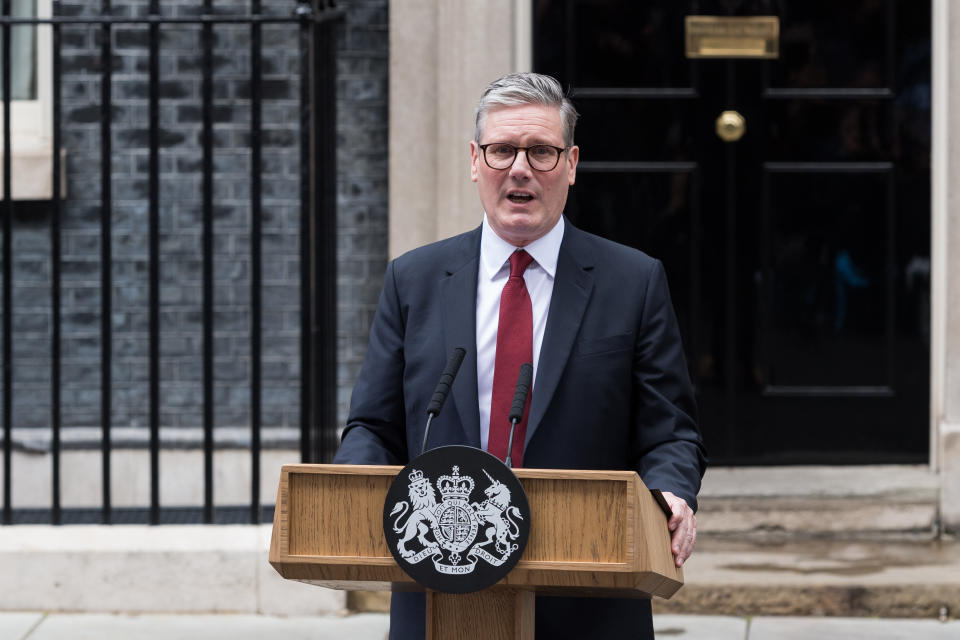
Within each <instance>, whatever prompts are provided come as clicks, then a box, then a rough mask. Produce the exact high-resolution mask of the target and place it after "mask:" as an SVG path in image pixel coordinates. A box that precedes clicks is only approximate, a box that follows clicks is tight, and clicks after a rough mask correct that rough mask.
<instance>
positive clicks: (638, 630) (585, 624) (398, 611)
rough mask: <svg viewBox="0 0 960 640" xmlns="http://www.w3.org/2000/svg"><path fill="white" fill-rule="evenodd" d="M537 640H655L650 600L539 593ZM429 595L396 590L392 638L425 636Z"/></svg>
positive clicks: (408, 639) (404, 639) (410, 639)
mask: <svg viewBox="0 0 960 640" xmlns="http://www.w3.org/2000/svg"><path fill="white" fill-rule="evenodd" d="M536 625H537V640H653V618H652V617H651V614H650V601H649V600H628V599H621V598H558V597H553V596H537V604H536ZM425 627H426V597H425V596H424V594H422V593H402V592H397V593H394V594H393V596H392V598H391V604H390V640H423V638H424V635H425V633H426V628H425Z"/></svg>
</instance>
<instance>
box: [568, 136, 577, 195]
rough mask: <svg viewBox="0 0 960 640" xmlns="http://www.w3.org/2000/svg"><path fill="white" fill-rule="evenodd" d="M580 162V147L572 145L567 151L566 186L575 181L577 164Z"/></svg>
mask: <svg viewBox="0 0 960 640" xmlns="http://www.w3.org/2000/svg"><path fill="white" fill-rule="evenodd" d="M579 161H580V147H578V146H577V145H573V146H572V147H570V149H569V150H567V184H569V185H571V186H572V185H573V183H574V182H576V181H577V162H579Z"/></svg>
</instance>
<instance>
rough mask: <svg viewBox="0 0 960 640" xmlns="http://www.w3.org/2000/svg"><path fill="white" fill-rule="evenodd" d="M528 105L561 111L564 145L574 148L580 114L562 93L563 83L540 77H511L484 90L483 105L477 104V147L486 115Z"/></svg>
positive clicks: (475, 134)
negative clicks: (493, 111) (574, 132)
mask: <svg viewBox="0 0 960 640" xmlns="http://www.w3.org/2000/svg"><path fill="white" fill-rule="evenodd" d="M525 104H542V105H546V106H548V107H556V108H557V109H558V110H559V111H560V122H562V123H563V142H564V144H565V145H566V146H568V147H572V146H573V129H574V127H575V126H576V124H577V117H578V116H579V114H578V113H577V110H576V109H575V108H574V107H573V103H572V102H570V99H569V98H567V96H566V95H565V94H564V93H563V88H562V87H561V86H560V83H559V82H557V81H556V80H555V79H554V78H551V77H550V76H545V75H542V74H539V73H508V74H507V75H505V76H503V77H502V78H498V79H497V80H494V81H493V82H491V83H490V84H489V85H488V86H487V88H486V89H484V90H483V95H482V96H480V102H478V103H477V123H476V129H475V130H474V133H473V136H474V138H475V139H476V141H477V144H479V143H480V136H481V135H483V126H484V124H485V123H486V120H487V113H489V112H490V110H491V109H496V108H497V107H516V106H521V105H525Z"/></svg>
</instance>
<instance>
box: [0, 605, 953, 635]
mask: <svg viewBox="0 0 960 640" xmlns="http://www.w3.org/2000/svg"><path fill="white" fill-rule="evenodd" d="M388 626H389V620H388V617H387V615H386V614H383V613H359V614H352V615H344V616H318V617H279V616H262V615H248V614H242V615H240V614H237V615H232V614H211V615H175V614H142V615H132V614H102V613H77V614H71V613H44V612H26V611H24V612H0V640H67V639H69V640H121V639H122V640H127V639H129V638H136V639H137V640H155V639H156V640H160V639H161V638H163V639H164V640H210V639H217V638H228V639H229V640H255V639H256V640H262V639H263V638H283V639H284V640H327V639H330V640H339V639H342V638H348V639H349V640H384V638H386V635H387V629H388ZM654 627H655V630H656V635H657V637H658V638H660V639H661V640H664V639H667V640H674V639H678V640H810V639H811V638H812V639H815V640H848V639H849V640H858V639H864V640H901V639H902V640H948V639H949V640H958V639H960V620H948V621H944V622H941V621H939V620H929V619H928V620H918V619H889V618H885V619H881V618H824V617H775V616H763V617H753V618H742V617H735V616H692V615H657V616H654Z"/></svg>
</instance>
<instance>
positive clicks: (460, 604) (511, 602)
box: [426, 589, 534, 640]
mask: <svg viewBox="0 0 960 640" xmlns="http://www.w3.org/2000/svg"><path fill="white" fill-rule="evenodd" d="M533 631H534V593H533V591H528V590H524V589H496V590H487V591H480V592H477V593H464V594H457V595H451V594H447V593H437V592H435V591H428V592H427V633H426V640H450V639H451V638H456V639H457V640H533V635H534V634H533Z"/></svg>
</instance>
